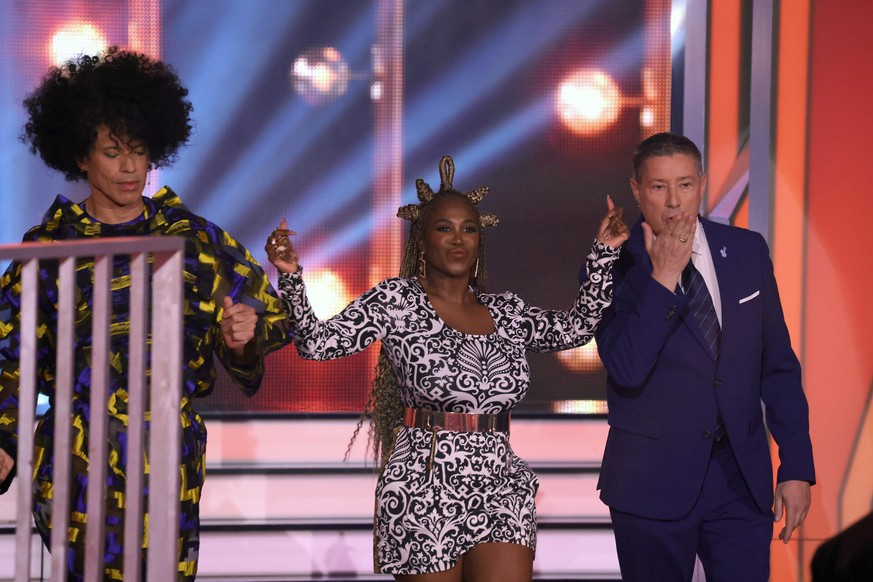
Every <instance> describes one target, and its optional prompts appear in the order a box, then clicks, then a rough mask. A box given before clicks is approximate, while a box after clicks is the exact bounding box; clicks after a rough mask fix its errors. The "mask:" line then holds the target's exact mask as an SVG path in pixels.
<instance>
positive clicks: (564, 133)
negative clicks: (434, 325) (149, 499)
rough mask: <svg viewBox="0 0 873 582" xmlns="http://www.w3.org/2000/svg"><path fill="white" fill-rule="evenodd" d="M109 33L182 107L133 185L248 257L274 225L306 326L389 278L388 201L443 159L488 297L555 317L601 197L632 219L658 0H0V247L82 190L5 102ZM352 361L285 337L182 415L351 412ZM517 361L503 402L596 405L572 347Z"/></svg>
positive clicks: (665, 44)
mask: <svg viewBox="0 0 873 582" xmlns="http://www.w3.org/2000/svg"><path fill="white" fill-rule="evenodd" d="M108 44H119V45H122V46H126V47H132V48H136V49H138V50H142V51H144V52H147V53H149V54H152V55H156V56H160V57H161V58H162V59H164V60H166V61H168V62H169V63H171V64H172V65H173V66H174V67H175V68H176V70H177V71H178V73H179V74H180V76H181V78H182V79H183V81H184V83H185V84H186V85H187V86H188V88H189V89H190V95H189V97H190V99H191V101H192V103H193V104H194V119H195V122H196V131H195V134H194V137H193V139H192V140H191V142H190V143H189V145H188V147H187V148H185V149H183V150H182V151H181V155H180V156H179V161H178V162H177V163H176V165H175V166H173V167H171V168H169V169H162V170H161V171H160V172H155V173H153V176H152V179H151V185H150V186H149V187H148V188H147V192H152V191H154V190H156V189H157V188H158V187H159V186H160V185H162V184H167V185H170V186H171V187H172V188H173V189H174V190H175V191H176V192H177V193H179V194H180V196H181V197H182V199H183V201H185V203H186V204H187V205H188V206H189V207H191V208H192V209H193V210H194V211H196V212H198V213H199V214H202V215H204V216H206V217H207V218H209V219H211V220H212V221H214V222H216V223H217V224H219V225H220V226H222V227H223V228H224V229H226V230H227V231H229V232H230V233H231V234H233V235H234V236H235V237H237V238H238V239H239V240H241V241H242V242H243V243H244V244H246V246H248V248H249V249H250V250H251V251H252V252H253V254H254V255H255V256H256V257H258V258H259V259H261V260H264V261H265V257H264V253H263V250H262V248H263V241H264V239H265V237H266V235H267V234H268V233H269V232H270V230H272V229H273V228H274V227H275V226H277V224H278V221H279V219H280V218H281V217H287V219H288V222H289V224H290V226H291V227H292V228H293V229H295V230H296V231H298V233H299V235H298V237H297V239H296V242H297V244H298V248H299V254H300V257H301V263H302V264H303V265H304V266H305V268H306V280H307V283H308V285H309V287H310V295H311V296H312V298H313V303H315V304H316V308H317V309H318V310H319V312H320V313H321V314H322V315H324V316H328V315H330V314H332V313H335V312H336V311H337V310H339V309H340V308H342V306H344V305H345V304H346V303H347V302H348V301H349V300H351V299H352V298H354V297H355V296H357V295H358V294H359V293H361V292H362V291H364V290H365V289H366V288H368V287H369V286H370V285H371V284H373V283H374V282H375V280H376V279H378V278H380V277H382V276H388V275H390V274H392V273H396V270H397V268H398V266H399V265H398V258H399V249H400V247H401V245H402V242H403V236H405V232H406V227H407V225H406V224H405V223H404V224H400V223H401V222H402V221H400V219H397V218H395V217H394V212H395V211H396V208H397V206H398V205H399V204H406V203H410V202H413V201H414V200H415V188H414V182H415V179H416V178H419V177H421V178H424V179H425V180H426V181H427V182H429V183H430V184H431V185H432V186H434V187H436V186H438V184H439V176H438V172H437V163H438V161H439V158H440V156H442V155H443V154H450V155H452V156H453V157H454V160H455V166H456V173H455V185H456V186H457V187H458V188H460V189H463V190H470V189H473V188H475V187H478V186H482V185H487V186H490V188H491V194H490V195H489V197H488V198H487V199H486V201H485V202H484V203H483V207H484V208H485V209H486V210H487V211H488V212H493V213H495V214H497V215H498V217H499V218H500V220H501V223H500V225H499V226H498V227H497V228H496V229H493V230H490V231H489V232H488V233H487V237H488V238H487V244H488V253H489V278H490V285H489V286H490V289H491V290H492V291H502V290H512V291H515V292H517V293H518V294H519V295H521V297H522V298H523V299H525V300H526V301H527V302H528V303H531V304H534V305H539V306H541V307H547V308H566V307H569V306H570V305H571V303H572V301H573V298H574V295H575V293H576V290H577V274H578V270H579V267H580V265H581V264H582V262H583V260H584V257H585V255H586V254H587V252H588V249H589V247H590V244H591V241H592V239H593V236H594V231H595V227H596V225H597V222H598V220H599V217H600V216H601V215H602V213H603V211H604V210H605V197H606V195H607V194H611V195H612V196H613V198H614V199H615V201H616V203H618V204H620V205H623V206H625V207H626V209H627V214H626V218H627V220H628V221H629V222H630V221H633V220H635V219H636V217H637V209H636V205H635V204H634V202H633V198H632V197H631V195H630V190H629V187H628V177H629V174H630V169H629V168H630V156H631V153H632V152H633V149H634V147H635V145H636V144H637V143H638V142H639V141H640V139H641V138H642V137H645V136H646V135H649V134H650V133H653V132H655V131H661V130H664V129H667V128H668V127H669V119H668V112H669V103H670V48H669V47H670V2H669V0H666V1H665V0H620V1H619V0H527V1H507V0H503V1H500V2H497V1H493V0H429V1H428V2H415V1H406V2H403V1H401V0H379V1H372V2H368V1H360V2H351V1H345V0H294V1H287V0H273V1H271V0H259V1H258V2H241V1H231V0H224V1H216V0H184V1H183V0H164V1H158V0H154V1H146V0H131V1H129V2H123V1H118V0H112V1H108V0H107V1H90V2H79V1H58V2H51V3H48V2H40V3H34V2H24V1H7V0H4V1H3V2H0V78H2V83H0V160H2V162H3V164H2V167H3V168H4V171H3V174H4V180H3V182H4V187H3V189H2V204H3V212H2V213H0V242H2V243H11V242H18V241H19V240H20V237H21V234H22V233H23V232H24V231H25V230H26V229H27V228H28V227H29V226H31V225H33V224H36V223H37V222H39V220H40V218H41V215H42V213H43V212H44V211H45V209H46V208H47V207H48V205H49V204H50V203H51V201H52V200H53V198H54V196H55V195H56V194H64V195H66V196H68V197H70V198H72V199H74V200H81V199H82V198H84V197H85V196H86V195H87V188H86V187H85V185H84V184H80V183H76V184H72V183H67V182H65V181H64V180H63V179H62V177H60V176H59V175H57V174H55V173H53V172H51V171H49V170H47V169H46V168H45V167H44V166H43V165H42V164H41V162H40V161H39V159H38V158H37V157H36V156H33V155H31V154H30V153H29V152H28V151H27V149H26V148H25V146H24V145H22V144H21V143H20V142H19V141H18V139H17V138H18V136H19V134H20V132H21V126H22V125H23V123H24V121H25V120H24V117H23V109H22V107H21V101H22V99H23V98H24V97H25V95H26V94H27V92H28V91H29V90H30V89H32V88H33V87H34V86H35V85H36V84H37V83H38V82H39V79H40V77H41V76H42V74H43V73H44V72H45V70H46V69H47V68H48V67H49V66H50V65H51V64H52V62H53V59H57V58H63V56H64V55H66V54H68V53H69V52H70V51H74V50H76V49H75V47H76V46H79V45H82V46H87V47H99V46H106V45H108ZM89 50H90V49H89ZM271 276H272V277H273V280H274V281H275V273H271ZM371 352H372V353H364V354H360V355H358V356H354V357H351V358H347V359H345V360H340V361H335V362H331V363H313V362H305V361H303V360H301V359H300V358H299V357H298V356H297V355H296V353H294V350H293V348H289V349H286V350H283V351H282V352H279V353H277V354H274V355H272V356H270V357H269V358H268V373H267V377H266V379H265V382H264V384H263V386H262V388H261V390H260V392H259V393H258V394H257V395H256V396H255V397H253V398H251V399H247V398H245V397H242V396H241V395H239V394H238V392H237V391H235V389H234V388H233V387H232V386H229V385H228V383H227V381H226V380H225V379H224V378H222V379H221V380H220V381H219V383H218V385H217V387H216V390H215V392H214V394H213V395H212V396H211V397H210V398H208V399H205V400H204V401H202V402H201V403H200V405H199V407H200V409H201V410H204V411H234V412H351V411H358V410H360V409H361V407H362V406H363V404H364V402H365V400H366V395H367V389H368V385H369V381H370V378H371V377H372V376H371V370H372V368H373V365H374V364H375V355H376V349H372V348H371ZM530 363H531V368H532V373H533V385H532V389H531V391H530V392H529V394H528V397H527V399H526V400H525V402H524V403H523V404H522V408H521V410H523V411H529V412H598V411H602V410H603V409H602V399H603V396H604V389H603V383H604V377H605V374H604V372H603V370H602V368H601V366H600V363H599V360H598V359H597V356H596V348H594V346H593V344H591V345H590V346H588V347H586V348H582V349H579V350H575V351H573V352H568V353H565V354H563V355H555V354H542V355H540V354H531V356H530Z"/></svg>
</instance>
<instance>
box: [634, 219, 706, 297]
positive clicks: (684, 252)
mask: <svg viewBox="0 0 873 582" xmlns="http://www.w3.org/2000/svg"><path fill="white" fill-rule="evenodd" d="M642 226H643V237H644V238H645V243H646V252H648V253H649V258H650V259H651V260H652V278H653V279H655V280H656V281H658V282H659V283H660V284H661V285H663V286H664V287H666V288H667V289H669V290H670V291H671V292H672V291H673V290H675V289H676V284H677V283H678V282H679V276H680V275H681V274H682V270H683V269H685V266H686V265H687V264H688V261H690V260H691V245H692V243H693V242H694V232H695V231H696V230H697V215H691V214H688V213H687V212H683V213H682V214H680V215H679V216H678V217H676V218H673V219H671V220H669V221H667V223H666V224H665V225H664V229H663V230H662V231H661V233H660V234H659V235H658V237H657V238H655V235H654V233H653V232H652V227H651V226H650V225H649V224H648V223H646V222H643V225H642Z"/></svg>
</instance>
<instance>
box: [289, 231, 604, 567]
mask: <svg viewBox="0 0 873 582" xmlns="http://www.w3.org/2000/svg"><path fill="white" fill-rule="evenodd" d="M617 256H618V251H617V250H616V249H613V248H611V247H609V246H607V245H604V244H601V243H599V242H596V241H595V243H594V246H593V247H592V250H591V254H589V255H588V262H587V269H588V279H587V281H586V282H585V283H584V284H583V285H582V287H581V288H580V290H579V295H578V297H577V298H576V302H575V304H574V305H573V308H572V309H571V310H570V311H551V310H543V309H538V308H536V307H531V306H529V305H527V304H525V303H524V302H523V301H522V300H521V299H519V298H518V297H517V296H516V295H514V294H512V293H502V294H499V295H495V294H480V295H479V301H481V303H482V304H483V305H485V307H487V308H488V311H489V312H490V313H491V317H492V318H493V319H494V330H495V331H494V332H492V333H490V334H488V335H472V334H465V333H461V332H458V331H456V330H454V329H452V328H450V327H448V326H446V325H445V324H444V323H443V322H442V320H441V319H440V318H439V316H438V315H437V313H436V311H435V310H434V308H433V306H432V305H431V303H430V301H429V300H428V298H427V295H426V294H425V293H424V290H423V289H422V287H421V285H420V284H419V282H418V281H417V280H416V279H414V278H413V279H401V278H393V279H386V280H385V281H383V282H381V283H379V284H378V285H376V286H375V287H374V288H372V289H370V290H369V291H367V292H365V293H364V294H363V295H361V297H359V298H358V299H356V300H354V301H353V302H352V303H350V304H349V305H348V307H346V308H345V309H344V310H343V311H342V312H341V313H339V314H338V315H336V316H335V317H333V318H331V319H329V320H327V321H319V320H318V318H317V317H316V316H315V314H314V313H313V311H312V308H311V306H310V304H309V301H308V300H307V298H306V292H305V288H304V285H303V279H302V276H301V273H300V272H299V271H298V272H297V273H293V274H283V275H280V277H279V292H280V295H281V296H282V297H283V299H284V300H285V302H286V305H287V307H288V310H289V313H290V314H291V317H290V320H291V324H292V327H293V334H294V343H295V345H296V346H297V351H298V352H299V353H300V355H301V356H303V357H304V358H307V359H312V360H330V359H334V358H340V357H343V356H349V355H351V354H354V353H357V352H359V351H361V350H363V349H364V348H366V347H367V346H369V345H370V344H372V343H373V342H375V341H377V340H382V345H383V346H384V347H385V349H386V350H387V354H388V357H389V359H390V360H391V364H392V366H393V368H394V372H395V375H396V377H397V380H398V385H399V386H400V393H401V399H402V400H403V402H404V404H405V405H406V406H408V407H412V408H422V409H429V410H440V411H449V412H466V413H499V412H508V411H510V410H512V408H513V407H514V406H515V405H516V404H517V403H518V402H519V401H521V399H522V398H524V395H525V393H526V391H527V387H528V384H529V377H530V369H529V367H528V364H527V359H526V357H525V352H526V351H527V350H531V351H535V352H549V351H557V350H563V349H568V348H572V347H576V346H580V345H583V344H585V343H587V342H588V341H589V340H590V339H591V337H592V334H593V332H594V328H595V327H596V326H597V323H598V322H599V321H600V317H601V314H602V312H603V309H604V308H605V307H606V306H608V305H609V303H610V302H611V300H612V277H611V275H610V271H611V268H612V263H613V261H614V260H615V258H616V257H617ZM537 486H538V485H537V478H536V475H535V474H534V473H533V471H531V469H530V467H528V465H527V463H525V462H524V461H523V460H521V459H520V458H519V457H517V456H516V455H515V453H513V451H512V448H511V447H510V445H509V435H508V434H506V433H499V432H498V433H469V432H451V431H439V432H434V431H429V430H424V429H417V428H408V427H401V428H399V430H398V432H397V439H396V441H395V443H394V447H393V450H392V452H391V454H390V456H389V457H388V460H387V462H386V463H385V466H384V468H383V470H382V474H381V476H380V478H379V482H378V484H377V486H376V523H375V543H376V571H377V572H382V573H388V574H423V573H429V572H439V571H443V570H447V569H449V568H451V567H452V566H453V565H454V564H455V563H456V562H457V560H458V558H459V557H460V556H461V555H462V554H463V553H465V552H467V551H469V550H470V549H472V547H473V546H474V545H476V544H481V543H488V542H509V543H515V544H521V545H524V546H527V547H529V548H531V549H532V550H533V549H535V548H536V508H535V506H534V496H535V495H536V491H537Z"/></svg>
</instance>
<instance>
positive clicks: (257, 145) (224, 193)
mask: <svg viewBox="0 0 873 582" xmlns="http://www.w3.org/2000/svg"><path fill="white" fill-rule="evenodd" d="M289 4H303V3H289ZM372 37H373V24H372V22H370V21H368V20H367V19H358V20H357V21H356V22H355V23H354V25H353V26H352V27H351V28H350V30H349V31H348V32H346V33H345V34H344V35H343V38H342V40H341V41H340V42H339V43H338V44H337V45H336V46H337V48H338V50H340V51H341V52H342V54H344V55H347V56H348V60H349V62H351V63H354V62H360V61H361V60H366V61H367V62H368V63H369V58H370V45H371V42H372ZM261 42H262V43H264V44H267V45H269V44H270V42H271V41H269V40H264V41H261ZM367 90H368V87H367V84H366V83H360V84H352V85H351V86H350V88H349V92H348V93H347V94H346V96H345V97H346V98H344V99H340V100H339V101H338V102H336V103H334V104H332V105H331V106H330V107H324V108H321V109H319V111H318V115H313V109H312V107H311V106H310V105H308V104H306V103H305V102H303V101H302V100H301V99H299V98H298V97H297V96H295V95H294V92H293V89H292V88H291V86H290V85H289V86H288V96H289V99H292V101H291V102H290V103H289V104H288V105H286V106H285V107H282V108H281V109H280V110H279V111H278V112H277V114H276V115H275V116H274V117H273V119H272V120H271V122H270V123H269V124H264V130H263V133H259V134H258V136H257V139H256V140H255V141H254V142H253V144H252V146H251V147H250V148H248V149H247V150H245V152H244V153H241V154H240V155H236V156H234V158H233V163H234V165H233V167H226V168H224V173H225V176H222V177H221V179H220V180H219V181H218V183H217V186H216V187H215V188H213V189H212V190H211V191H210V193H209V196H208V198H207V199H204V200H200V201H198V205H197V209H198V211H200V212H201V213H202V214H203V215H204V216H207V217H209V216H213V215H212V214H210V213H212V212H215V213H220V214H221V215H222V216H227V217H228V218H229V219H230V220H228V221H226V222H223V223H222V224H225V225H226V226H227V227H228V229H229V230H230V232H235V231H236V230H237V229H238V228H239V227H240V226H242V225H243V224H244V223H246V222H247V218H249V215H257V207H258V204H259V203H260V202H261V201H264V200H265V199H266V197H267V196H269V195H270V193H271V192H274V191H275V190H276V189H277V188H278V187H280V186H281V181H282V180H283V179H284V176H286V175H287V172H288V169H289V167H293V165H294V163H295V162H296V161H297V160H298V159H299V158H300V157H301V156H302V154H303V153H304V152H305V151H306V150H308V149H309V148H310V146H311V145H312V144H313V143H314V142H315V141H316V140H318V139H320V138H321V137H322V136H323V134H324V133H328V132H330V131H331V128H332V126H333V124H334V122H335V121H336V119H338V118H339V117H340V116H341V115H343V114H344V113H345V112H346V111H347V110H348V108H350V107H352V106H354V105H355V104H356V103H357V101H356V96H357V95H358V93H357V92H358V91H367ZM216 93H218V94H220V95H222V99H224V97H223V93H222V91H215V90H214V89H213V90H212V91H211V93H210V100H212V99H214V98H215V94H216ZM192 101H193V98H192ZM236 107H237V108H238V109H239V111H240V112H243V111H244V110H245V109H247V108H250V107H251V103H249V102H239V103H237V104H236ZM198 109H199V106H198V105H197V103H196V102H195V111H196V110H198ZM222 115H225V113H222ZM226 115H231V116H233V115H235V113H234V112H228V113H226ZM297 121H299V123H297ZM209 130H210V131H211V133H216V134H217V135H222V134H225V133H226V131H227V129H226V128H223V127H210V128H209ZM198 133H203V132H202V131H200V128H198ZM201 137H202V136H201ZM208 141H209V144H211V146H212V147H211V148H197V147H194V148H191V149H193V150H198V149H200V150H204V151H206V152H207V153H206V154H203V155H198V159H197V160H195V161H194V162H192V164H193V165H191V164H189V163H188V162H187V159H188V158H187V157H186V163H184V164H180V168H179V170H180V171H181V172H187V171H188V170H190V169H192V168H193V171H192V172H191V173H189V174H185V179H186V184H187V183H188V182H192V183H196V182H197V181H199V180H200V179H201V175H202V172H204V171H206V170H205V169H210V168H211V166H210V165H209V164H210V160H211V159H212V158H214V157H215V156H217V157H218V159H223V158H225V157H226V155H225V153H224V149H225V148H226V145H225V143H224V142H222V141H221V140H220V139H218V138H217V137H211V136H210V137H208ZM200 153H202V152H200ZM186 155H187V154H186ZM201 160H202V161H201ZM189 166H191V167H189ZM204 168H205V169H204ZM173 171H176V170H173ZM369 175H371V172H370V171H369V168H368V171H367V172H366V173H363V174H361V176H369ZM242 191H245V192H249V193H251V194H250V195H247V196H240V195H239V193H240V192H242ZM180 192H181V190H180ZM292 196H293V197H294V198H295V199H296V198H298V197H299V196H300V194H298V193H296V192H294V193H290V196H289V198H290V197H292ZM321 203H323V201H321ZM216 215H217V214H216ZM288 217H289V219H291V218H292V215H291V214H288ZM271 228H272V227H271ZM299 228H303V226H302V225H301V226H300V227H299Z"/></svg>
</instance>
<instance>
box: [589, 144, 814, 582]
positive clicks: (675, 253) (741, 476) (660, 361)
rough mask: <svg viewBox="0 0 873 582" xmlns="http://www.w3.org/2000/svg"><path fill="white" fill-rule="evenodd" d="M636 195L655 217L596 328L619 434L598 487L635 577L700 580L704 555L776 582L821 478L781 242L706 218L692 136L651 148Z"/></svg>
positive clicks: (715, 567)
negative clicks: (778, 266)
mask: <svg viewBox="0 0 873 582" xmlns="http://www.w3.org/2000/svg"><path fill="white" fill-rule="evenodd" d="M631 188H632V189H633V194H634V198H636V200H637V202H638V203H639V205H640V209H641V211H642V216H641V217H640V220H639V221H638V222H637V223H636V224H635V225H634V227H633V228H632V230H631V236H630V239H629V240H628V242H627V243H626V244H625V246H624V248H623V249H622V254H621V256H620V258H619V260H618V261H617V262H616V265H615V267H614V268H613V277H614V281H615V291H614V293H615V295H614V300H613V304H612V306H611V307H610V308H609V310H608V311H607V313H606V314H605V315H604V319H603V321H602V323H601V324H600V327H599V329H598V332H597V343H598V347H599V351H600V356H601V358H602V360H603V363H604V365H605V366H606V369H607V371H608V373H609V377H608V386H607V400H608V403H609V425H610V428H609V437H608V439H607V442H606V450H605V452H604V456H603V465H602V468H601V473H600V481H599V483H598V488H599V489H600V491H601V493H600V498H601V499H602V500H603V502H604V503H606V504H607V505H608V506H609V508H610V515H611V517H612V522H613V527H614V532H615V539H616V546H617V549H618V558H619V562H620V565H621V572H622V579H623V580H625V581H626V582H628V581H638V580H652V581H657V582H665V581H672V580H691V577H692V572H693V570H694V563H695V555H697V556H699V557H700V560H701V562H702V564H703V567H704V571H705V573H706V580H707V582H718V581H721V580H736V581H743V582H750V581H752V582H753V581H759V580H760V581H766V580H767V578H768V575H769V569H770V565H769V556H770V540H771V538H772V537H773V522H774V520H775V521H781V520H782V518H783V515H784V518H785V523H784V527H783V528H782V530H781V533H780V534H779V538H780V539H781V540H782V541H783V542H785V543H788V540H789V539H790V538H791V534H792V532H793V531H794V530H795V528H797V527H798V526H799V525H800V524H801V523H803V520H804V519H805V518H806V513H807V510H808V509H809V503H810V485H812V484H813V483H814V482H815V471H814V468H813V460H812V445H811V444H810V438H809V410H808V405H807V401H806V397H805V396H804V393H803V387H802V385H801V374H800V364H799V362H798V360H797V357H796V356H795V354H794V351H793V350H792V348H791V341H790V338H789V335H788V330H787V328H786V326H785V320H784V317H783V314H782V306H781V303H780V301H779V293H778V290H777V288H776V279H775V277H774V275H773V264H772V262H771V261H770V255H769V250H768V248H767V244H766V242H765V241H764V239H763V237H761V236H760V235H759V234H757V233H754V232H751V231H748V230H745V229H741V228H736V227H732V226H725V225H721V224H717V223H714V222H711V221H709V220H706V219H703V218H700V217H698V214H697V213H698V210H699V209H700V205H701V201H702V198H703V192H704V190H705V188H706V176H705V175H704V174H703V169H702V164H701V157H700V151H699V150H698V149H697V147H696V146H695V145H694V143H693V142H692V141H691V140H689V139H688V138H685V137H683V136H680V135H676V134H671V133H661V134H656V135H653V136H651V137H649V138H648V139H646V140H644V141H643V142H642V143H641V144H640V145H639V147H638V148H637V151H636V152H635V154H634V176H633V178H632V179H631ZM690 265H693V267H694V268H693V269H692V268H691V267H690ZM765 417H766V427H765V423H764V419H765ZM767 429H769V431H770V433H771V434H772V435H773V437H774V439H775V441H776V444H777V445H778V447H779V461H780V464H779V470H778V474H777V478H776V481H777V485H776V491H775V499H774V492H773V470H772V465H771V462H770V451H769V448H768V438H767Z"/></svg>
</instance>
